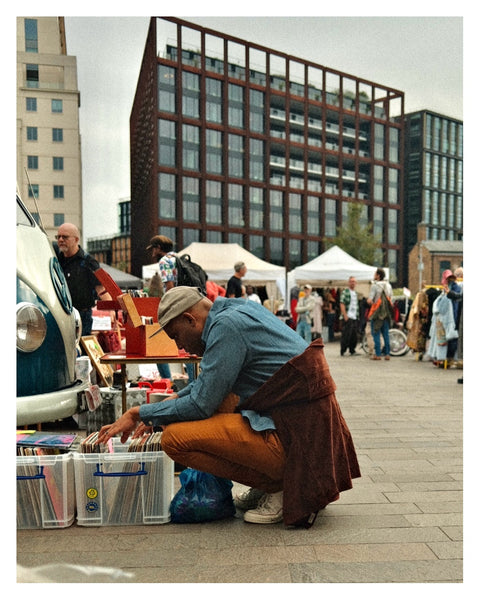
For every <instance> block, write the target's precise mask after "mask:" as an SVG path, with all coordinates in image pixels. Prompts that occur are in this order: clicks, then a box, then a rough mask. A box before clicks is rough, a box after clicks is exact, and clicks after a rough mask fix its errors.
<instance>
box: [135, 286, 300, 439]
mask: <svg viewBox="0 0 480 600" xmlns="http://www.w3.org/2000/svg"><path fill="white" fill-rule="evenodd" d="M202 340H203V342H204V343H205V352H204V355H203V357H202V361H201V363H200V368H201V371H200V375H199V376H198V378H197V379H196V380H195V381H193V382H192V383H190V385H188V386H187V387H186V388H184V389H183V390H181V391H180V392H179V394H178V398H175V399H173V400H167V401H165V402H158V403H155V404H143V405H142V406H141V407H140V418H141V420H142V421H143V422H144V423H146V424H148V425H154V426H157V425H168V424H169V423H175V422H177V421H196V420H201V419H208V418H209V417H211V416H212V415H213V413H214V412H215V411H216V410H217V408H218V407H219V406H220V404H221V403H222V401H223V399H224V398H225V396H226V395H227V394H228V393H229V392H233V393H234V394H237V395H238V396H239V397H240V400H239V406H240V407H241V404H242V401H243V400H245V399H246V398H248V397H249V396H251V395H252V394H253V393H254V392H255V391H256V390H257V389H258V388H259V387H260V386H261V385H262V384H263V383H265V381H267V380H268V379H269V378H270V377H271V376H272V375H273V374H274V373H275V372H276V371H278V369H279V368H280V367H281V366H282V365H283V364H285V363H286V362H287V361H289V360H290V359H291V358H293V357H294V356H297V355H298V354H301V353H302V352H303V351H304V350H305V348H306V347H307V345H308V344H307V343H306V342H305V340H303V339H302V338H301V337H300V336H299V335H298V334H297V333H296V332H295V331H294V330H293V329H291V328H290V327H288V326H287V325H285V323H283V321H281V320H280V319H279V318H278V317H276V316H275V315H273V314H272V313H271V312H270V311H269V310H267V309H266V308H264V307H263V306H261V305H260V304H257V303H256V302H250V301H248V300H245V299H243V298H217V299H216V300H215V302H214V304H213V306H212V308H211V309H210V312H209V315H208V317H207V321H206V323H205V328H204V330H203V334H202ZM241 412H242V415H244V416H245V417H247V418H248V420H249V422H250V425H251V426H252V428H253V429H255V430H256V431H262V430H265V429H275V426H274V424H273V421H272V419H271V418H270V417H268V416H262V415H259V414H258V413H256V412H254V411H251V410H248V411H241Z"/></svg>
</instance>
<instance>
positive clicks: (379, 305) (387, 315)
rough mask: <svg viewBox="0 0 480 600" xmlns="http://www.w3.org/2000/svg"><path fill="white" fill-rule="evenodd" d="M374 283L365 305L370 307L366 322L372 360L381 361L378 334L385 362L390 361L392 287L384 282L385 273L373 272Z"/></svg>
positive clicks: (378, 270)
mask: <svg viewBox="0 0 480 600" xmlns="http://www.w3.org/2000/svg"><path fill="white" fill-rule="evenodd" d="M373 278H374V282H373V285H372V287H371V289H370V294H369V296H368V299H367V303H368V304H369V305H370V310H369V313H368V320H369V321H370V323H371V328H372V336H373V342H374V345H375V354H374V355H373V356H372V360H381V359H382V357H381V353H382V351H381V345H380V334H381V335H382V337H383V342H384V354H385V360H390V334H389V331H390V327H391V325H392V322H393V305H392V294H393V291H392V286H391V285H390V284H389V283H388V281H385V271H384V270H383V269H381V268H378V269H377V270H376V271H375V275H374V277H373Z"/></svg>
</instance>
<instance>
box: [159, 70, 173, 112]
mask: <svg viewBox="0 0 480 600" xmlns="http://www.w3.org/2000/svg"><path fill="white" fill-rule="evenodd" d="M176 74H177V70H176V69H174V68H172V67H166V66H164V65H160V66H159V68H158V110H161V111H163V112H169V113H174V112H176V105H177V103H176V92H175V90H176Z"/></svg>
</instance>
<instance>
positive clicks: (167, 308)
mask: <svg viewBox="0 0 480 600" xmlns="http://www.w3.org/2000/svg"><path fill="white" fill-rule="evenodd" d="M204 298H205V296H204V295H203V294H202V293H201V292H200V290H199V289H198V288H195V287H189V286H186V285H179V286H177V287H174V288H172V289H170V290H168V291H167V292H165V294H164V295H163V296H162V298H161V300H160V304H159V305H158V323H159V325H160V329H163V328H164V327H165V326H166V325H168V323H170V321H171V320H172V319H175V317H179V316H180V315H181V314H183V313H184V312H185V311H187V310H188V309H189V308H192V306H194V305H195V304H196V303H197V302H200V300H203V299H204Z"/></svg>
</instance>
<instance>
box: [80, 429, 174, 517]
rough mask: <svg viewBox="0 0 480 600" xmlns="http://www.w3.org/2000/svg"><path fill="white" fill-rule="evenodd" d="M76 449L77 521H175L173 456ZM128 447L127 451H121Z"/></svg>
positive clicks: (117, 449)
mask: <svg viewBox="0 0 480 600" xmlns="http://www.w3.org/2000/svg"><path fill="white" fill-rule="evenodd" d="M113 450H114V451H113V452H112V453H98V454H80V453H77V452H75V453H73V462H74V466H75V494H76V499H77V523H78V525H84V526H104V525H142V524H143V525H155V524H162V523H168V522H169V521H170V502H171V500H172V498H173V495H174V493H173V487H174V483H173V478H174V462H173V461H172V459H171V458H170V457H169V456H167V454H165V452H162V451H160V452H126V451H125V450H126V446H125V445H123V444H121V443H120V441H119V440H117V439H116V440H114V445H113ZM122 450H124V451H122Z"/></svg>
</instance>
